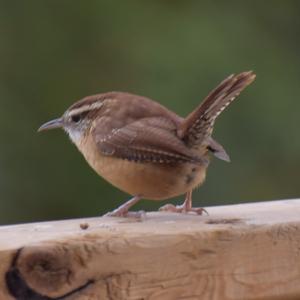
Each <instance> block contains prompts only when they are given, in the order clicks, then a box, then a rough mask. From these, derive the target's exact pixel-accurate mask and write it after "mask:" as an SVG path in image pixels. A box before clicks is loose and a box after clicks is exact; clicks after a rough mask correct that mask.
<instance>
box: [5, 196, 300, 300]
mask: <svg viewBox="0 0 300 300" xmlns="http://www.w3.org/2000/svg"><path fill="white" fill-rule="evenodd" d="M208 211H209V214H210V215H209V216H195V215H183V214H172V213H159V212H151V213H147V214H146V217H145V218H144V219H143V220H135V219H121V218H108V217H104V218H100V217H99V218H91V219H85V220H79V219H77V220H66V221H57V222H44V223H33V224H24V225H14V226H2V227H1V228H0V262H1V263H0V299H1V300H2V299H3V300H6V299H8V300H10V299H18V300H25V299H26V300H28V299H32V300H51V299H68V300H79V299H80V300H95V299H100V300H106V299H107V300H115V299H124V300H141V299H144V300H146V299H147V300H148V299H149V300H156V299H158V300H160V299H163V300H169V299H170V300H174V299H185V300H187V299H188V300H194V299H195V300H198V299H204V300H205V299H209V300H218V299H221V300H227V299H228V300H229V299H230V300H236V299H243V300H244V299H245V300H247V299H249V300H252V299H253V300H254V299H255V300H258V299H261V300H266V299H270V300H271V299H277V300H279V299H283V300H289V299H300V200H285V201H273V202H264V203H252V204H240V205H229V206H220V207H210V208H208ZM83 223H87V224H88V228H87V229H82V228H81V227H80V224H83ZM83 227H84V226H83Z"/></svg>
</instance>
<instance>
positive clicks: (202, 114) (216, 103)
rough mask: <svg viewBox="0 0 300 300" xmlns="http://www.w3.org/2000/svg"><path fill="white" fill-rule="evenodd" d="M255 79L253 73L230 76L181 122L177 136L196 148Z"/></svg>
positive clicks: (205, 139)
mask: <svg viewBox="0 0 300 300" xmlns="http://www.w3.org/2000/svg"><path fill="white" fill-rule="evenodd" d="M254 79H255V74H254V73H253V72H243V73H240V74H238V75H231V76H229V77H227V78H226V79H225V80H224V81H222V82H221V83H220V84H219V85H218V86H217V87H216V88H215V89H214V90H213V91H212V92H211V93H210V94H209V95H208V96H207V97H206V98H205V99H204V101H203V102H202V103H201V104H200V106H199V107H198V108H196V109H195V110H194V111H193V112H192V113H191V114H190V115H188V116H187V118H186V119H185V120H184V121H183V122H182V124H181V126H180V128H179V129H178V135H179V136H180V137H181V138H182V139H183V140H184V141H185V143H186V144H187V145H188V146H189V147H193V146H198V145H200V144H201V143H203V142H204V141H207V138H208V137H210V135H211V134H212V130H213V126H214V123H215V120H216V118H217V117H218V116H219V114H220V113H221V112H222V111H223V110H224V109H225V108H226V107H227V106H228V105H229V104H230V103H231V102H232V101H233V100H234V99H235V98H236V97H237V96H238V95H239V94H240V92H241V91H242V90H243V89H244V88H245V87H246V86H247V85H249V84H250V83H251V82H252V81H253V80H254Z"/></svg>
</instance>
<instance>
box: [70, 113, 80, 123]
mask: <svg viewBox="0 0 300 300" xmlns="http://www.w3.org/2000/svg"><path fill="white" fill-rule="evenodd" d="M71 120H72V122H74V123H78V122H79V121H80V115H74V116H72V117H71Z"/></svg>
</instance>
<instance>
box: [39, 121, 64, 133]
mask: <svg viewBox="0 0 300 300" xmlns="http://www.w3.org/2000/svg"><path fill="white" fill-rule="evenodd" d="M61 127H63V120H62V118H58V119H54V120H51V121H49V122H47V123H45V124H43V125H42V126H41V127H40V128H39V129H38V132H40V131H44V130H49V129H54V128H61Z"/></svg>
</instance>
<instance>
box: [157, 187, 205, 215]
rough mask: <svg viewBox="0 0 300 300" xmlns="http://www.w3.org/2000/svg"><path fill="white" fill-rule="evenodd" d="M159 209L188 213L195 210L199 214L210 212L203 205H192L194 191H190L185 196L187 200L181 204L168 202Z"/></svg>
mask: <svg viewBox="0 0 300 300" xmlns="http://www.w3.org/2000/svg"><path fill="white" fill-rule="evenodd" d="M159 211H167V212H177V213H188V212H194V213H196V214H197V215H202V213H203V212H205V213H206V214H208V212H207V211H206V210H205V209H204V208H202V207H193V206H192V191H188V192H187V193H186V196H185V200H184V202H183V204H181V205H177V206H175V205H173V204H166V205H164V206H162V207H160V209H159Z"/></svg>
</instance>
